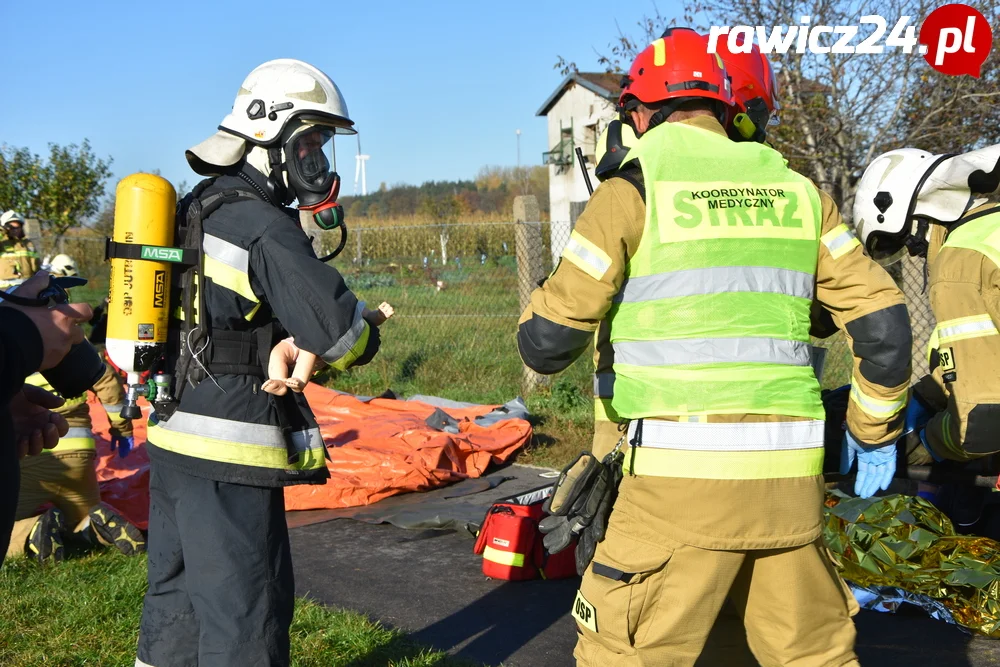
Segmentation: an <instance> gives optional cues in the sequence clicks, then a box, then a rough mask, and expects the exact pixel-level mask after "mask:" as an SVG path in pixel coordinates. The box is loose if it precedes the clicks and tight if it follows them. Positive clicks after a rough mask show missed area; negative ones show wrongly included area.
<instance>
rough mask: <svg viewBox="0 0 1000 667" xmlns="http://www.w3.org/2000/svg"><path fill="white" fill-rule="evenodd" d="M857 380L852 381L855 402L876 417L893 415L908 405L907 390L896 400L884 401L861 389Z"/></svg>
mask: <svg viewBox="0 0 1000 667" xmlns="http://www.w3.org/2000/svg"><path fill="white" fill-rule="evenodd" d="M856 382H857V380H854V382H852V383H851V398H853V399H854V402H855V403H857V404H858V406H859V407H860V408H861V409H862V410H864V411H865V412H866V413H868V414H869V415H871V416H872V417H875V418H876V419H880V418H885V417H891V416H892V415H894V414H896V413H897V412H899V411H900V410H902V409H903V408H905V407H906V391H905V390H904V391H903V394H902V395H901V396H900V397H899V398H897V399H896V400H894V401H884V400H882V399H878V398H872V397H871V396H869V395H868V394H866V393H864V392H863V391H861V388H860V387H858V385H857V384H855V383H856Z"/></svg>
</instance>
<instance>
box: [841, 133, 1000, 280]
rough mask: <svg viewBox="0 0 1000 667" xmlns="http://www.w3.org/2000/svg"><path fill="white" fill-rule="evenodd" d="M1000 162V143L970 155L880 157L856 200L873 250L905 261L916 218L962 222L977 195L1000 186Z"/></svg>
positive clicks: (857, 221)
mask: <svg viewBox="0 0 1000 667" xmlns="http://www.w3.org/2000/svg"><path fill="white" fill-rule="evenodd" d="M998 162H1000V145H997V146H989V147H987V148H983V149H980V150H976V151H971V152H969V153H965V154H964V155H954V154H952V155H934V154H932V153H928V152H927V151H922V150H919V149H916V148H901V149H899V150H894V151H889V152H888V153H884V154H882V155H880V156H879V157H877V158H875V160H874V161H873V162H872V163H871V164H870V165H868V168H867V169H865V173H864V174H863V175H862V176H861V182H860V183H859V184H858V192H857V195H856V196H855V199H854V225H855V228H856V229H857V234H858V237H859V238H860V239H861V243H862V244H864V247H865V249H866V250H867V251H868V254H869V255H870V256H871V257H872V259H875V260H876V261H878V262H880V263H882V264H887V263H891V262H893V261H895V260H897V259H899V258H900V257H901V256H902V254H903V250H904V248H905V245H906V242H907V239H908V238H910V236H911V235H913V234H914V232H913V221H914V219H918V220H924V221H927V222H933V223H939V224H949V223H952V222H956V221H957V220H959V219H960V218H961V217H962V215H964V214H965V212H966V211H968V210H969V208H970V207H972V206H973V204H974V203H975V201H976V197H975V195H977V194H980V195H981V194H986V193H989V192H993V191H994V190H996V188H997V185H998V184H997V181H998V179H1000V172H998V171H997V164H998ZM924 224H926V223H924ZM919 236H923V234H919ZM917 240H918V241H923V240H924V239H917Z"/></svg>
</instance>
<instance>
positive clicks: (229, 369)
mask: <svg viewBox="0 0 1000 667" xmlns="http://www.w3.org/2000/svg"><path fill="white" fill-rule="evenodd" d="M205 357H206V359H207V362H206V364H205V365H206V366H207V368H208V370H209V371H210V372H212V373H219V374H221V375H251V376H254V377H257V378H260V379H263V378H264V377H265V372H264V368H265V367H263V366H261V364H260V355H259V350H258V347H257V336H256V331H225V330H218V331H214V332H213V333H212V339H211V342H210V343H209V345H208V348H207V349H206V350H205Z"/></svg>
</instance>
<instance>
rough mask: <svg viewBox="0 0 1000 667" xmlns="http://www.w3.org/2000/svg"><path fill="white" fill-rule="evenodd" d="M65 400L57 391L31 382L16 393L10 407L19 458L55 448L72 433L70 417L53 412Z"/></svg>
mask: <svg viewBox="0 0 1000 667" xmlns="http://www.w3.org/2000/svg"><path fill="white" fill-rule="evenodd" d="M64 402H65V401H63V399H61V398H59V397H58V396H56V395H55V394H52V393H49V392H47V391H45V390H44V389H42V388H41V387H35V386H33V385H30V384H26V385H24V387H23V388H22V389H21V391H19V392H17V393H16V394H14V397H13V398H12V399H11V401H10V408H9V409H10V415H11V417H12V418H13V421H14V437H15V438H16V440H17V457H18V458H23V457H24V456H25V455H31V456H35V455H36V454H40V453H41V451H42V450H43V449H52V448H53V447H55V446H56V445H57V444H59V438H61V437H62V436H64V435H66V434H67V433H68V432H69V424H67V423H66V418H65V417H63V416H62V415H61V414H58V413H56V412H52V408H58V407H59V406H60V405H62V404H63V403H64Z"/></svg>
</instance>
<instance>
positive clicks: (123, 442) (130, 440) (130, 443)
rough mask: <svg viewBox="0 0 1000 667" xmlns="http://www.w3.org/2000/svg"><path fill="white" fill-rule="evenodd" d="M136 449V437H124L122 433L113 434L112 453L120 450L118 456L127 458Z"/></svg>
mask: <svg viewBox="0 0 1000 667" xmlns="http://www.w3.org/2000/svg"><path fill="white" fill-rule="evenodd" d="M133 447H135V436H133V435H122V434H121V433H114V432H112V433H111V451H115V449H117V450H118V456H119V457H121V458H125V457H126V456H128V455H129V452H131V451H132V448H133Z"/></svg>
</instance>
